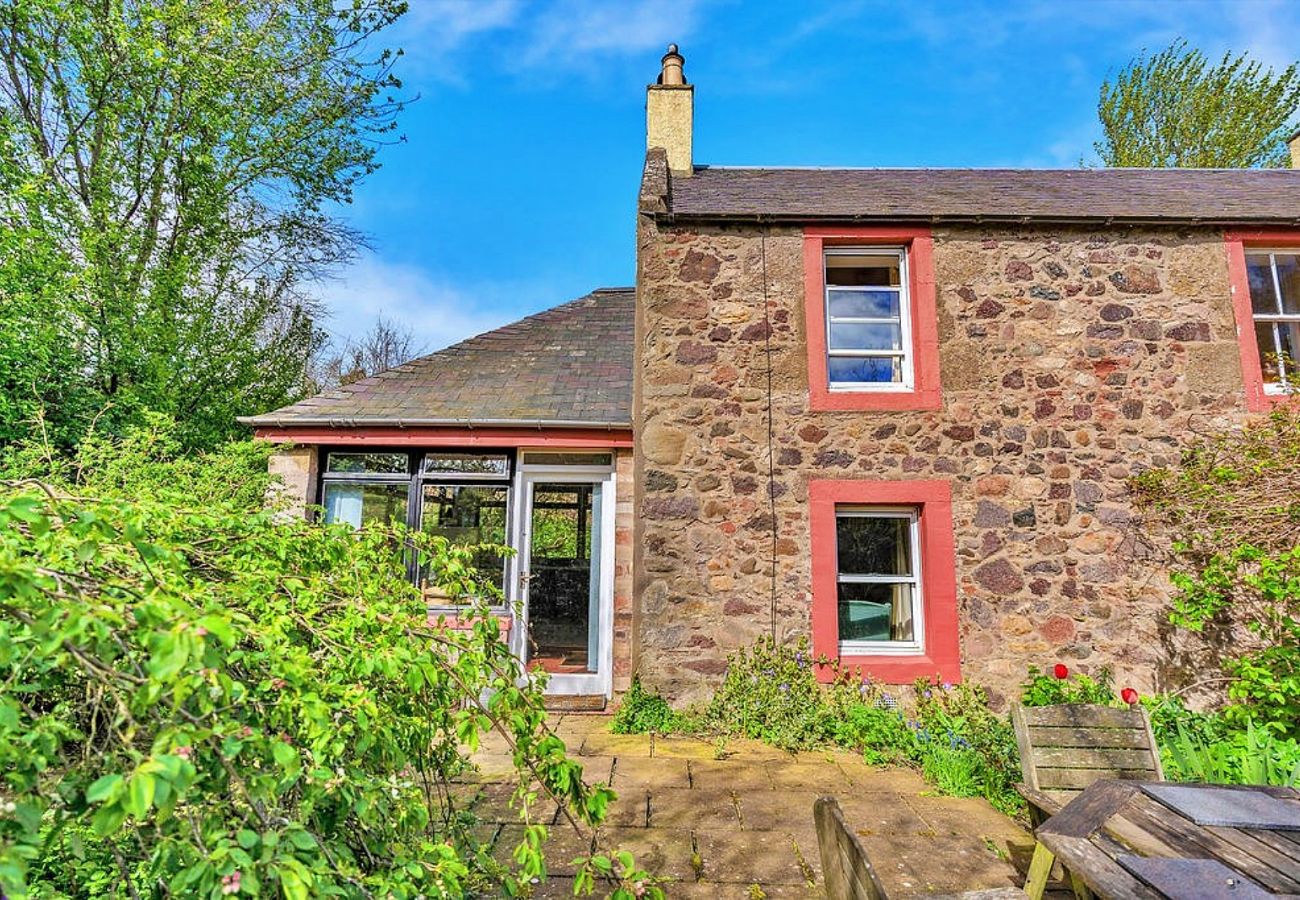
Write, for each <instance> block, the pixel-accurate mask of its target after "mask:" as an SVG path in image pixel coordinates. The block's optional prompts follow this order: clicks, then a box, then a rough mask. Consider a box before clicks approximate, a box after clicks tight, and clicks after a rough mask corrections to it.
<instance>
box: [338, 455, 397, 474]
mask: <svg viewBox="0 0 1300 900" xmlns="http://www.w3.org/2000/svg"><path fill="white" fill-rule="evenodd" d="M409 463H410V457H408V456H407V455H406V454H405V453H331V454H329V455H328V457H327V458H326V461H325V471H326V472H335V473H347V474H369V475H405V474H406V472H407V466H408V465H409Z"/></svg>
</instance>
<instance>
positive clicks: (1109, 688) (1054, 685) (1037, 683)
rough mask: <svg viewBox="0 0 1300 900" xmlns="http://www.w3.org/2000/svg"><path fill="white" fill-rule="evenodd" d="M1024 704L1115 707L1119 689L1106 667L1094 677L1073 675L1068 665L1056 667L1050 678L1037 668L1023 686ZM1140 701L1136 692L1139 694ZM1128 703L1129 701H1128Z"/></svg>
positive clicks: (1032, 668)
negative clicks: (1116, 692) (1117, 689)
mask: <svg viewBox="0 0 1300 900" xmlns="http://www.w3.org/2000/svg"><path fill="white" fill-rule="evenodd" d="M1020 691H1021V697H1020V702H1021V703H1023V704H1024V705H1025V706H1055V705H1056V704H1058V703H1094V704H1100V705H1102V706H1113V705H1114V704H1115V688H1114V684H1113V679H1112V677H1111V674H1110V670H1109V669H1107V668H1105V667H1103V668H1100V669H1098V670H1097V674H1096V676H1094V677H1089V676H1087V675H1077V674H1071V673H1070V670H1069V668H1067V667H1066V665H1065V664H1064V663H1057V664H1056V665H1054V666H1053V667H1052V674H1051V675H1050V676H1048V675H1044V674H1043V673H1042V671H1041V670H1039V669H1038V668H1037V667H1036V666H1030V667H1029V675H1028V677H1027V678H1026V679H1025V680H1024V682H1022V683H1021V685H1020ZM1135 697H1136V692H1135ZM1126 702H1127V701H1126Z"/></svg>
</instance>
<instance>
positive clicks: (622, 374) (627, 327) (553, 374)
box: [240, 288, 636, 428]
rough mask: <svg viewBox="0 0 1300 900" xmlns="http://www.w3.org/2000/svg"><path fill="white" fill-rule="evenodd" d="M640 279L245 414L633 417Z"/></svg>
mask: <svg viewBox="0 0 1300 900" xmlns="http://www.w3.org/2000/svg"><path fill="white" fill-rule="evenodd" d="M635 305H636V304H635V292H634V291H633V289H632V288H601V289H599V290H595V291H592V292H591V293H590V294H588V295H587V296H585V297H580V298H579V299H577V300H573V301H570V302H568V303H565V304H563V305H561V306H556V307H554V308H552V309H548V310H545V311H544V312H540V313H537V314H536V315H532V316H529V317H528V318H526V319H520V320H519V321H518V322H514V323H512V324H510V325H506V326H503V327H501V328H498V329H496V330H495V331H489V332H487V333H485V334H480V335H478V336H477V337H472V338H469V339H468V340H465V341H461V342H460V343H459V344H455V345H453V346H451V347H448V348H446V349H445V350H439V351H438V352H436V353H431V354H429V355H428V356H422V357H420V358H419V359H414V360H412V361H411V362H408V363H405V364H404V365H400V366H397V367H396V368H393V369H389V370H388V371H386V372H380V373H379V374H378V375H372V376H371V377H369V378H363V379H362V380H360V381H357V382H355V383H353V384H349V385H347V386H345V387H342V388H340V389H339V390H336V391H330V392H328V393H325V394H321V395H319V396H316V397H311V398H310V399H307V400H303V401H301V402H299V403H295V404H293V405H292V406H286V407H284V408H283V409H278V410H276V411H275V412H270V413H266V414H265V415H260V416H250V417H247V418H243V419H240V421H241V422H243V423H244V424H246V425H252V426H254V427H265V428H292V427H295V426H304V427H305V426H327V427H343V428H346V427H358V426H367V425H399V426H424V425H464V426H486V427H490V426H494V425H538V426H548V427H565V426H568V427H615V428H630V427H631V425H632V347H633V337H632V332H633V321H634V315H635Z"/></svg>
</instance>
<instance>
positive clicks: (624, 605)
mask: <svg viewBox="0 0 1300 900" xmlns="http://www.w3.org/2000/svg"><path fill="white" fill-rule="evenodd" d="M614 493H615V499H614V625H613V629H614V633H613V638H614V648H613V649H614V671H613V673H612V674H613V682H614V683H613V687H614V693H616V694H621V693H623V692H624V691H626V690H627V688H628V685H629V684H630V682H631V680H632V654H633V641H634V637H635V621H634V616H633V603H632V591H633V583H632V555H633V553H632V547H633V544H634V540H635V530H636V505H635V502H634V499H635V497H634V493H635V492H634V489H633V481H632V451H631V450H619V451H617V452H616V455H615V458H614Z"/></svg>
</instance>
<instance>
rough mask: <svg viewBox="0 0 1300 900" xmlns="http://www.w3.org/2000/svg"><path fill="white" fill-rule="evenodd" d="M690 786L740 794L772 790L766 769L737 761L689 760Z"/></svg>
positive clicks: (743, 761)
mask: <svg viewBox="0 0 1300 900" xmlns="http://www.w3.org/2000/svg"><path fill="white" fill-rule="evenodd" d="M690 784H691V787H695V788H704V789H715V788H729V789H730V790H733V791H735V792H736V793H740V794H743V793H749V792H752V791H770V790H771V789H772V779H771V778H769V777H768V774H767V769H766V768H764V767H763V766H761V765H753V764H751V763H748V762H746V761H745V760H737V759H728V760H722V761H718V760H703V759H693V760H691V761H690Z"/></svg>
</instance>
